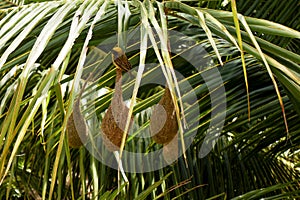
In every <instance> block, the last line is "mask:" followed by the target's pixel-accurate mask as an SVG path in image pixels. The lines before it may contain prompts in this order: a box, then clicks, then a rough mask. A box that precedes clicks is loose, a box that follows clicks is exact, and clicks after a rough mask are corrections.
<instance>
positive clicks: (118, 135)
mask: <svg viewBox="0 0 300 200" xmlns="http://www.w3.org/2000/svg"><path fill="white" fill-rule="evenodd" d="M112 61H113V64H114V65H115V67H116V82H115V92H114V95H113V98H112V101H111V105H110V106H109V108H108V109H107V111H106V113H105V116H104V118H103V120H102V124H101V130H102V135H103V137H102V138H103V143H104V145H105V146H106V148H107V149H108V150H109V151H118V150H119V149H120V146H121V143H122V138H123V134H124V130H125V126H126V122H127V116H128V113H129V109H128V107H127V106H126V105H125V104H124V102H123V97H122V71H125V72H128V71H129V70H130V69H131V68H132V67H131V64H130V62H129V61H128V59H127V57H126V55H125V54H124V52H123V50H122V49H121V48H119V47H115V48H113V50H112ZM132 121H133V118H131V121H130V126H129V129H130V127H131V125H132ZM128 131H129V130H128ZM126 137H127V135H126Z"/></svg>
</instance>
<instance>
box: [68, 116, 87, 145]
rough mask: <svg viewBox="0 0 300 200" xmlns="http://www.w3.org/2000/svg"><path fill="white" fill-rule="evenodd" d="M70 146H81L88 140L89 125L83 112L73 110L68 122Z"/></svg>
mask: <svg viewBox="0 0 300 200" xmlns="http://www.w3.org/2000/svg"><path fill="white" fill-rule="evenodd" d="M67 134H68V141H69V146H70V147H72V148H79V147H81V146H82V145H83V143H85V142H86V140H87V137H88V135H87V126H86V123H85V120H84V118H83V117H82V115H81V113H78V112H77V111H75V110H73V112H72V114H71V115H70V117H69V119H68V123H67Z"/></svg>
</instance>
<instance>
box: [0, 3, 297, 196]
mask: <svg viewBox="0 0 300 200" xmlns="http://www.w3.org/2000/svg"><path fill="white" fill-rule="evenodd" d="M117 2H118V3H117V4H114V2H113V1H96V0H88V1H43V2H42V1H41V2H39V1H26V0H25V1H0V20H1V21H0V73H1V81H0V93H1V95H0V101H1V104H0V105H1V106H0V129H1V134H0V149H1V150H0V184H1V186H0V197H1V198H5V197H6V199H12V198H28V199H39V198H42V199H51V198H53V199H62V198H65V199H78V198H82V199H101V198H102V199H115V198H118V199H147V198H149V199H156V198H160V197H164V198H166V199H171V198H178V199H187V198H189V199H227V198H229V199H258V198H263V197H265V198H269V199H275V198H277V199H278V198H282V199H288V198H290V199H297V198H298V197H299V196H300V191H299V164H300V159H299V142H300V141H299V140H300V132H299V130H300V123H299V115H300V100H299V96H300V78H299V77H300V68H299V63H300V56H299V47H300V43H299V39H300V32H299V26H300V23H299V19H300V18H299V12H298V10H299V4H298V2H297V1H273V0H265V1H254V2H253V1H249V0H241V1H238V2H237V4H236V5H235V1H234V0H232V1H231V2H228V1H223V0H222V1H221V0H216V1H210V0H204V1H192V2H178V1H164V2H159V1H145V2H140V1H122V2H121V1H117ZM150 27H153V28H150ZM137 30H138V31H137ZM168 30H172V31H174V32H175V33H177V38H176V37H174V38H172V34H171V31H168ZM187 38H188V39H187ZM189 39H192V40H189ZM169 41H170V46H169V47H168V45H169ZM116 43H118V45H119V46H121V47H122V48H124V49H127V56H128V58H129V60H130V62H131V64H132V66H139V67H138V72H137V76H136V78H135V79H134V80H133V81H130V82H128V83H127V84H125V85H123V88H122V89H123V92H124V98H125V96H126V95H129V96H130V97H131V100H132V101H131V104H130V107H129V113H130V114H133V115H134V116H135V117H134V131H133V133H130V135H129V136H128V139H127V142H126V145H125V149H124V151H125V150H127V151H131V152H134V151H142V152H143V153H145V155H146V154H150V153H151V152H154V151H157V150H160V149H161V148H162V146H161V145H160V144H156V143H154V142H153V141H152V139H151V138H150V137H148V138H143V140H141V139H140V138H139V136H140V134H141V130H144V129H146V128H147V127H149V119H150V118H151V113H152V107H154V106H155V105H156V104H157V103H158V102H159V101H160V99H161V97H162V94H163V88H162V87H161V84H148V85H143V86H141V87H140V88H139V89H138V90H137V88H138V85H139V84H140V81H146V80H153V79H154V78H155V77H157V76H158V74H159V75H162V78H163V79H164V80H167V82H168V81H169V82H170V83H172V84H171V85H172V86H174V87H171V88H172V89H171V90H172V91H171V94H172V95H174V96H173V98H175V99H177V100H178V101H177V102H178V108H177V112H178V111H179V112H178V114H180V116H181V117H182V118H185V119H186V123H187V124H186V125H187V127H188V128H187V129H184V128H185V127H184V125H185V124H184V123H183V120H181V122H182V124H181V123H179V124H178V126H179V130H180V129H184V130H188V131H185V132H184V135H181V136H180V134H179V136H178V137H179V139H178V140H179V141H181V137H189V136H193V140H192V141H191V143H190V144H189V146H187V147H188V148H187V150H186V151H185V155H183V156H181V157H180V158H179V159H178V160H177V161H176V162H174V163H173V164H171V165H168V166H165V167H164V168H160V169H157V170H156V171H151V172H144V173H128V179H129V185H127V186H126V185H125V184H124V185H122V186H121V188H119V189H118V188H117V185H118V183H117V182H118V181H117V174H118V170H115V169H112V168H110V167H109V166H106V165H104V164H103V163H102V162H100V161H98V160H97V159H96V157H94V156H93V155H92V154H91V153H90V152H89V151H87V149H86V148H84V147H81V148H80V149H72V148H69V146H68V141H67V137H66V134H65V133H66V127H67V122H68V118H69V116H70V115H71V113H72V110H73V103H74V101H75V99H76V98H77V93H78V92H77V90H78V88H79V86H80V82H81V81H82V80H85V79H86V75H87V74H90V73H91V71H92V72H93V73H94V74H95V78H93V81H92V82H91V83H89V84H88V85H87V88H86V90H85V91H84V92H83V94H82V99H83V100H86V99H87V100H86V101H88V102H87V104H84V105H81V108H82V113H83V116H85V119H86V121H87V124H88V126H89V128H90V129H93V128H94V129H95V130H97V127H98V128H99V127H100V126H99V124H100V123H101V119H102V118H103V115H104V113H105V110H106V109H107V108H108V106H109V104H110V102H111V98H112V93H113V89H112V87H113V85H114V82H115V81H114V76H115V74H114V67H113V65H112V63H110V56H109V53H108V52H109V51H110V50H111V49H112V47H113V46H115V45H116ZM99 44H101V48H97V47H99V46H98V45H99ZM166 47H168V48H169V49H171V50H172V54H169V52H168V48H166ZM204 50H205V51H206V52H207V53H206V54H204V53H203V52H204ZM87 55H88V56H87ZM195 55H197V56H195ZM207 55H209V58H210V59H209V60H207ZM184 56H187V58H189V59H184ZM197 61H199V62H197ZM200 61H201V62H200ZM206 61H207V62H206ZM146 63H159V65H158V64H157V65H155V66H154V65H151V66H148V65H146V66H145V65H144V64H146ZM191 63H196V65H192V64H191ZM95 69H96V72H94V71H93V70H95ZM158 71H159V73H157V72H158ZM174 71H176V72H178V73H180V74H181V75H182V76H183V78H182V79H178V80H176V79H175V78H174V76H173V75H174V74H173V72H174ZM220 80H222V81H221V82H220ZM187 83H188V84H189V85H190V86H191V88H192V90H189V89H184V86H185V85H186V84H187ZM220 83H221V84H220ZM95 88H96V89H95ZM176 88H177V89H178V88H181V89H182V90H181V93H180V94H179V93H178V91H177V89H176ZM100 89H102V90H101V91H105V92H104V93H101V92H98V91H100ZM95 90H96V91H97V92H98V93H97V95H98V96H97V98H95V99H94V100H93V101H89V99H88V98H89V97H91V96H92V94H93V95H94V93H93V91H95ZM173 90H174V91H173ZM220 91H224V94H222V95H220ZM192 93H193V94H194V95H195V96H196V101H194V102H192V103H191V101H189V99H190V97H191V94H192ZM224 96H226V102H224V101H222V98H223V97H224ZM127 98H128V97H127ZM225 103H226V104H225ZM196 108H199V110H200V111H201V112H200V113H199V114H197V109H196ZM223 108H225V109H223ZM195 113H196V114H195ZM92 116H96V117H97V119H99V121H98V122H97V123H94V124H93V123H92V120H93V118H92ZM222 117H224V121H222V120H219V119H221V118H222ZM212 122H218V123H214V126H211V124H212ZM222 123H223V124H222ZM222 125H223V126H222ZM216 127H217V128H216ZM219 127H222V129H220V128H219ZM218 128H219V129H218ZM212 130H213V131H212ZM193 132H195V134H194V135H193ZM181 133H182V132H181ZM93 134H94V133H93ZM92 138H95V142H97V140H96V138H97V133H95V134H94V135H92ZM179 143H180V142H179ZM137 144H139V145H140V146H137ZM140 147H143V148H141V149H138V148H140ZM203 147H207V148H208V150H207V151H205V150H203ZM121 149H122V146H121ZM121 151H122V150H121ZM124 156H125V155H124ZM132 162H133V161H132ZM152 164H153V163H152ZM149 165H151V163H149ZM41 185H42V187H41Z"/></svg>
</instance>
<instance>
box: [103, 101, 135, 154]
mask: <svg viewBox="0 0 300 200" xmlns="http://www.w3.org/2000/svg"><path fill="white" fill-rule="evenodd" d="M112 106H113V105H111V106H109V108H108V109H107V111H106V114H105V116H104V118H103V120H102V124H101V130H102V135H103V142H104V145H105V146H106V148H107V149H108V150H109V151H118V150H119V149H120V146H121V143H122V138H123V134H124V130H125V126H126V120H127V115H128V112H129V109H128V108H127V107H126V106H125V105H123V106H121V107H120V106H117V107H118V108H113V107H112ZM131 124H132V119H131V122H130V126H131Z"/></svg>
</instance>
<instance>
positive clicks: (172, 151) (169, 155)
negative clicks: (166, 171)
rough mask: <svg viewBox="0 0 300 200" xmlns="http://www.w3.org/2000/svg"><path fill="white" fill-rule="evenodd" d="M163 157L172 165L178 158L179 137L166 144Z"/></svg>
mask: <svg viewBox="0 0 300 200" xmlns="http://www.w3.org/2000/svg"><path fill="white" fill-rule="evenodd" d="M163 157H164V160H165V161H166V162H167V163H168V164H171V163H173V162H174V161H175V160H177V158H178V140H177V135H176V136H175V138H174V139H173V140H171V141H170V142H169V143H168V144H164V146H163Z"/></svg>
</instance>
